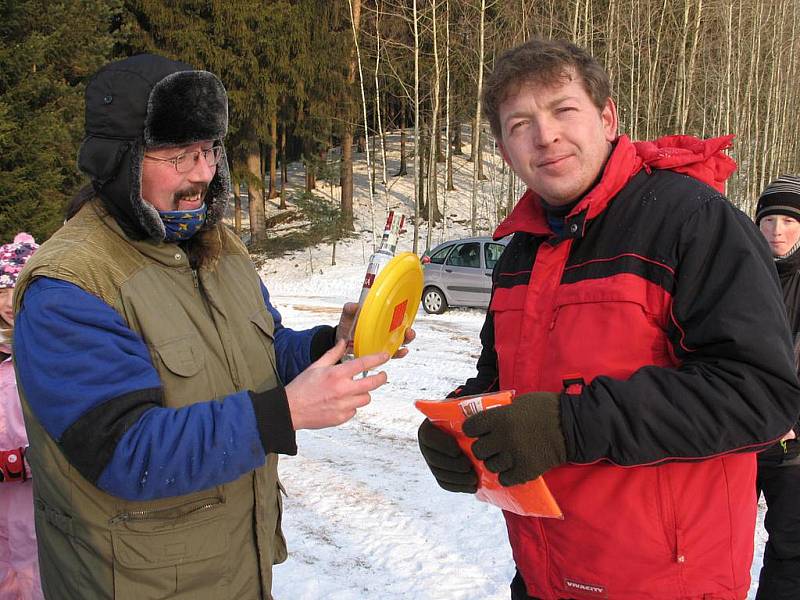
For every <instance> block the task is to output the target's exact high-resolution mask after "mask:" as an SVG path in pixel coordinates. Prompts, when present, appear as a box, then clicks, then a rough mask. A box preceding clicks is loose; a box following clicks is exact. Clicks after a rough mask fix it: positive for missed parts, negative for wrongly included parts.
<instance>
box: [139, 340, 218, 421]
mask: <svg viewBox="0 0 800 600" xmlns="http://www.w3.org/2000/svg"><path fill="white" fill-rule="evenodd" d="M151 348H152V353H153V355H154V361H153V362H154V366H155V367H156V370H157V371H158V375H159V378H160V379H161V383H162V385H163V386H164V397H165V399H166V405H167V406H170V407H173V408H178V407H181V406H185V405H187V404H191V403H193V402H197V401H198V399H200V400H206V399H208V398H207V396H209V393H208V391H209V390H210V389H213V387H210V385H209V382H208V377H207V375H206V373H205V371H204V369H203V366H204V364H205V359H204V357H203V349H202V345H201V343H200V338H199V336H197V335H196V334H189V335H184V336H181V337H177V338H172V339H169V340H166V341H163V342H160V343H157V344H153V345H152V346H151Z"/></svg>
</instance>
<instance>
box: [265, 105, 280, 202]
mask: <svg viewBox="0 0 800 600" xmlns="http://www.w3.org/2000/svg"><path fill="white" fill-rule="evenodd" d="M269 136H270V144H269V196H267V198H269V199H270V200H272V199H273V198H277V197H278V186H277V171H278V112H277V111H275V112H273V113H272V117H271V118H270V121H269Z"/></svg>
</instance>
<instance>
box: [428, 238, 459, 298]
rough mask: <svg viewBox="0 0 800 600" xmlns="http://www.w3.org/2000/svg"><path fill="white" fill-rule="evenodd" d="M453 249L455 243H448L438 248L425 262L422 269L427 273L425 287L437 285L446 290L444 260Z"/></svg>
mask: <svg viewBox="0 0 800 600" xmlns="http://www.w3.org/2000/svg"><path fill="white" fill-rule="evenodd" d="M452 249H453V244H447V245H446V246H443V247H441V248H436V249H435V250H434V251H433V253H432V254H431V255H430V257H429V258H428V260H427V261H426V262H425V263H424V264H423V267H422V270H423V272H424V274H425V287H428V286H429V285H435V286H436V287H438V288H439V289H441V290H442V291H444V284H443V283H442V276H443V275H444V261H445V259H446V258H447V254H448V253H449V252H450V251H451V250H452Z"/></svg>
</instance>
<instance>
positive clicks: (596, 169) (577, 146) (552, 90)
mask: <svg viewBox="0 0 800 600" xmlns="http://www.w3.org/2000/svg"><path fill="white" fill-rule="evenodd" d="M570 75H571V80H569V81H567V82H565V83H561V82H558V83H556V84H555V85H549V86H542V85H540V84H539V85H537V84H533V83H528V84H524V85H522V86H521V87H520V88H519V90H518V91H517V92H516V93H515V94H514V95H511V96H509V97H508V98H506V100H505V101H503V103H502V104H501V105H500V125H501V127H502V138H503V139H502V141H501V142H500V144H499V145H500V151H501V152H502V154H503V158H504V159H505V161H506V163H508V165H509V166H510V167H511V168H512V169H513V170H514V172H515V173H516V174H517V175H518V176H519V178H520V179H522V181H524V182H525V183H526V184H527V186H528V187H529V188H530V189H531V190H533V191H534V192H535V193H536V194H538V195H539V196H541V197H542V198H543V199H544V200H546V201H547V202H548V203H550V204H552V205H555V206H563V205H565V204H569V203H570V202H572V201H574V200H577V199H578V198H580V197H581V196H583V195H584V194H585V193H586V192H587V191H589V188H590V187H591V185H592V184H593V183H594V182H595V180H596V179H597V177H598V176H599V174H600V170H601V169H602V168H603V165H604V164H605V161H606V159H607V158H608V155H609V153H610V152H611V142H612V141H614V139H615V138H616V135H617V110H616V107H615V106H614V102H613V101H612V100H611V99H610V98H609V99H608V100H607V101H606V104H605V106H604V107H603V109H602V110H599V109H598V108H597V106H595V105H594V103H593V102H592V100H591V98H590V97H589V94H587V93H586V90H585V89H584V88H583V84H582V82H581V80H580V79H579V77H578V75H577V74H576V73H575V72H574V71H570Z"/></svg>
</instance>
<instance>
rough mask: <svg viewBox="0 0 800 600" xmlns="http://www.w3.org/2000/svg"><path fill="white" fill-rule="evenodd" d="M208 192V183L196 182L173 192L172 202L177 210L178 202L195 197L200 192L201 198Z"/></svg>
mask: <svg viewBox="0 0 800 600" xmlns="http://www.w3.org/2000/svg"><path fill="white" fill-rule="evenodd" d="M207 192H208V184H203V183H195V184H192V185H188V186H186V187H185V188H181V189H179V190H178V191H177V192H175V193H174V194H172V202H173V205H174V206H175V208H176V210H177V208H178V202H180V201H181V200H184V199H186V198H193V197H194V196H197V195H198V194H199V195H200V197H201V198H205V197H206V193H207Z"/></svg>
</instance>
